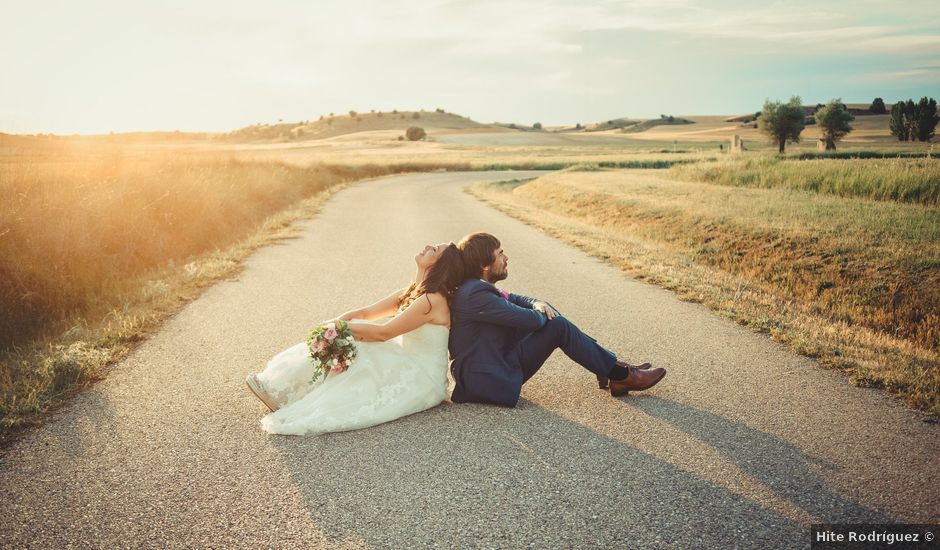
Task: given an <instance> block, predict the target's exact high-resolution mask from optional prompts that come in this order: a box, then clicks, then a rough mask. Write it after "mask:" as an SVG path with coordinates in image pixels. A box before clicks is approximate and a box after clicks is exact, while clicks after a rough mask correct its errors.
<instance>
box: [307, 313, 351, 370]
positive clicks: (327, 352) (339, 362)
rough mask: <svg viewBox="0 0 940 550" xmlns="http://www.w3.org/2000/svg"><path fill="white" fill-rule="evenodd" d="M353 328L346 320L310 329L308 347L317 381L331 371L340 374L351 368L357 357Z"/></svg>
mask: <svg viewBox="0 0 940 550" xmlns="http://www.w3.org/2000/svg"><path fill="white" fill-rule="evenodd" d="M353 342H354V340H353V334H352V330H350V329H349V324H348V323H347V322H346V321H336V322H329V323H324V324H322V325H320V326H318V327H317V328H315V329H313V330H311V331H310V336H308V337H307V347H308V348H310V358H311V359H312V360H313V378H311V379H310V383H311V384H312V383H314V382H316V381H317V380H318V379H320V377H321V376H326V375H327V374H329V373H331V372H332V373H334V374H339V373H341V372H343V371H344V370H346V369H348V368H349V365H350V364H352V362H353V359H355V358H356V346H354V345H353Z"/></svg>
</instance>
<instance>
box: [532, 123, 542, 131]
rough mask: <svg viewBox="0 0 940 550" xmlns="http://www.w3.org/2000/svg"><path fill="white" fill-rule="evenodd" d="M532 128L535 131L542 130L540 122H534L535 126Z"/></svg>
mask: <svg viewBox="0 0 940 550" xmlns="http://www.w3.org/2000/svg"><path fill="white" fill-rule="evenodd" d="M532 128H534V129H536V130H541V129H542V123H541V122H536V123H535V124H533V125H532Z"/></svg>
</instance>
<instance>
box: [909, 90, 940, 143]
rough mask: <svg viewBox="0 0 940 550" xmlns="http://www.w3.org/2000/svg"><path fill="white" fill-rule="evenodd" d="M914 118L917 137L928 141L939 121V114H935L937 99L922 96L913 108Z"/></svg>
mask: <svg viewBox="0 0 940 550" xmlns="http://www.w3.org/2000/svg"><path fill="white" fill-rule="evenodd" d="M914 118H915V119H916V121H917V122H916V124H915V126H916V129H917V139H919V140H920V141H930V139H931V138H933V136H934V131H935V130H936V128H937V122H938V121H940V116H937V101H936V100H935V99H933V98H928V97H922V98H921V99H920V101H919V102H918V103H917V108H916V109H915V110H914ZM912 137H913V136H912Z"/></svg>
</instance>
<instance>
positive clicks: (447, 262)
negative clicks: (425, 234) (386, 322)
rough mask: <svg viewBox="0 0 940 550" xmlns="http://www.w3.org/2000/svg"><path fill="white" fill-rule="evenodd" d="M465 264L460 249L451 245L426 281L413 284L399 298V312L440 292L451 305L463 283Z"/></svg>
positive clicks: (429, 306) (438, 259)
mask: <svg viewBox="0 0 940 550" xmlns="http://www.w3.org/2000/svg"><path fill="white" fill-rule="evenodd" d="M463 273H464V271H463V262H462V260H461V258H460V249H458V248H457V245H455V244H454V243H450V244H449V245H447V247H446V248H445V249H444V251H443V252H441V255H440V256H438V258H437V261H436V262H434V265H432V266H431V269H429V270H428V272H427V275H425V277H424V280H423V281H421V282H420V283H418V282H412V283H411V285H410V286H409V287H408V288H407V289H405V291H404V292H402V294H401V296H399V297H398V302H399V304H400V305H399V308H398V309H399V311H401V310H404V309H405V308H406V307H408V306H409V305H410V304H411V302H414V301H415V300H417V299H418V298H420V297H421V296H427V295H428V294H433V293H435V292H440V293H441V294H443V295H444V297H445V298H446V299H447V303H448V304H449V303H450V299H451V297H453V295H454V291H456V290H457V287H458V286H459V285H460V283H462V282H463V279H464V276H463ZM428 311H431V299H430V298H428Z"/></svg>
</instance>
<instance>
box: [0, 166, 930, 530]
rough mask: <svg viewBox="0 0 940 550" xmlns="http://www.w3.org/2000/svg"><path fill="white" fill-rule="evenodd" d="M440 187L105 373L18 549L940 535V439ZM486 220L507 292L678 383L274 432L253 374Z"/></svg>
mask: <svg viewBox="0 0 940 550" xmlns="http://www.w3.org/2000/svg"><path fill="white" fill-rule="evenodd" d="M511 177H519V173H513V174H506V173H502V174H500V173H469V174H456V173H435V174H421V175H407V176H397V177H390V178H385V179H381V180H376V181H372V182H365V183H362V184H359V185H357V186H354V187H351V188H349V189H347V190H344V191H342V192H341V193H339V194H337V195H336V196H335V197H334V198H333V199H332V200H331V201H330V202H329V203H328V204H327V205H326V206H325V207H324V209H323V211H322V212H321V214H320V215H319V216H318V217H316V218H315V219H312V220H308V221H304V222H301V224H300V226H301V228H302V234H301V236H300V237H298V238H295V239H291V240H288V241H284V242H282V243H280V244H276V245H273V246H270V247H267V248H264V249H261V250H259V251H257V252H256V253H255V254H254V255H253V256H252V257H251V258H250V259H249V260H248V261H247V265H246V269H245V270H244V271H243V272H242V273H241V274H240V275H239V277H238V278H237V279H236V280H231V281H225V282H222V283H219V284H217V285H215V286H213V287H212V288H210V289H209V290H208V291H206V292H205V294H203V296H202V297H200V298H199V299H198V300H196V301H194V302H192V303H190V304H189V305H187V306H186V307H185V308H184V309H183V310H182V311H181V312H180V313H179V314H177V315H176V316H175V317H173V318H172V319H170V320H168V321H167V322H166V323H165V325H164V327H163V328H162V330H161V331H160V332H159V333H158V334H156V335H154V336H153V337H152V338H150V339H149V340H148V341H146V342H144V343H142V344H141V345H140V346H139V347H138V348H137V349H136V350H135V351H134V352H133V353H132V354H131V355H130V356H128V357H127V358H126V359H125V360H124V361H123V362H122V363H121V364H120V365H118V366H116V367H115V368H114V369H113V370H112V372H111V373H110V375H109V376H108V378H107V379H106V380H104V381H102V382H100V383H98V384H96V385H95V386H94V387H92V388H90V389H89V390H87V391H85V392H83V393H82V394H80V395H79V396H77V397H76V398H75V399H73V400H72V401H71V402H69V403H67V404H66V405H65V406H63V407H61V408H60V409H59V410H57V411H56V412H55V413H54V414H53V415H52V416H51V418H50V420H49V422H48V423H47V424H46V425H45V426H43V427H41V428H39V429H36V430H34V431H33V432H32V433H30V434H28V435H27V436H25V437H24V438H22V439H21V440H20V441H18V442H16V443H15V444H14V445H12V446H11V447H10V448H8V449H5V450H3V451H2V452H0V461H2V462H0V545H2V546H4V547H16V548H22V547H33V548H68V547H75V548H79V547H107V548H124V547H126V548H142V547H160V548H163V547H215V548H223V547H224V548H234V547H246V548H257V547H278V548H304V547H305V548H311V547H326V546H331V547H373V548H406V547H435V546H436V547H441V548H450V547H458V546H459V547H500V548H504V547H534V548H546V547H589V548H593V547H613V548H625V547H631V548H665V547H701V548H734V547H741V548H768V547H773V548H781V547H804V548H805V547H808V546H809V540H810V538H809V528H808V527H809V525H810V524H811V523H814V522H938V521H940V494H938V490H937V479H940V460H938V458H940V437H938V434H940V431H938V430H940V426H938V425H936V424H928V423H925V422H923V421H922V420H921V419H920V416H919V414H918V413H916V412H913V411H910V410H908V409H906V408H905V407H904V406H903V405H901V404H900V403H898V402H896V401H895V400H893V399H892V398H890V397H888V396H886V395H884V394H882V393H880V392H878V391H874V390H868V389H861V388H855V387H852V386H850V385H849V384H848V383H847V382H846V381H845V379H844V377H843V376H841V375H839V374H838V373H834V372H830V371H826V370H823V369H821V368H819V367H818V366H816V365H815V364H814V363H813V361H812V360H810V359H807V358H803V357H800V356H798V355H796V354H794V353H792V352H790V351H789V350H788V349H787V348H785V347H784V346H782V345H780V344H778V343H775V342H773V341H772V340H771V339H770V338H768V337H767V336H765V335H761V334H756V333H752V332H750V331H749V330H748V329H746V328H744V327H740V326H738V325H735V324H734V323H732V322H730V321H728V320H725V319H723V318H720V317H718V316H716V315H714V314H713V313H711V312H710V311H708V310H707V309H705V308H704V307H702V306H700V305H697V304H692V303H686V302H681V301H679V300H677V299H675V297H674V296H673V294H672V293H670V292H668V291H665V290H662V289H659V288H657V287H654V286H650V285H648V284H645V283H641V282H637V281H634V280H632V279H630V278H628V277H626V276H624V275H623V274H622V273H620V272H619V271H618V270H616V269H614V268H612V267H609V266H607V265H605V264H604V263H602V262H600V261H599V260H596V259H593V258H591V257H589V256H587V255H585V254H584V253H582V252H580V251H578V250H576V249H574V248H572V247H570V246H567V245H564V244H561V243H560V242H558V241H556V240H554V239H552V238H550V237H548V236H545V235H543V234H542V233H540V232H538V231H537V230H535V229H532V228H530V227H528V226H526V225H524V224H522V223H520V222H518V221H515V220H513V219H511V218H509V217H507V216H505V215H503V214H500V213H498V212H496V211H494V210H492V209H490V208H488V207H486V206H485V205H483V204H481V203H479V202H477V201H476V200H475V199H473V198H471V197H470V196H468V195H466V194H464V193H463V192H462V187H463V186H464V185H466V184H467V183H469V182H471V181H475V180H480V179H490V180H492V179H508V178H511ZM473 230H487V231H490V232H492V233H494V234H496V235H497V236H498V237H500V238H501V239H502V241H503V245H504V249H505V250H506V252H507V253H508V255H509V258H510V261H509V268H510V277H509V279H508V280H507V281H505V282H504V283H503V287H504V288H507V289H509V290H512V291H515V292H519V293H524V294H529V295H532V296H537V297H541V298H544V299H547V300H549V301H551V302H552V303H553V304H554V305H555V306H556V307H557V308H558V309H560V310H561V311H562V313H564V314H565V315H566V316H567V317H569V318H570V319H572V320H573V321H575V322H576V323H577V324H579V325H580V326H581V327H582V328H583V329H584V330H585V331H586V332H588V333H589V334H591V335H592V336H594V337H595V338H597V339H598V340H599V341H600V342H601V343H603V344H606V345H607V346H608V347H609V348H611V349H612V350H614V351H615V352H617V353H618V354H619V355H620V356H621V358H625V359H627V360H630V361H647V360H648V361H651V362H652V363H654V365H656V366H662V367H666V368H667V369H668V371H669V374H668V375H667V376H666V378H665V379H664V381H663V382H661V383H660V384H659V385H658V386H656V387H655V388H654V389H653V390H651V391H648V392H642V393H638V394H632V395H631V396H629V397H623V398H612V397H611V396H610V395H609V394H605V393H603V392H602V391H600V390H598V389H597V387H596V384H595V382H594V379H593V376H592V375H591V374H590V373H588V372H587V371H585V370H583V369H582V368H580V367H579V366H577V365H575V364H574V363H572V362H571V361H570V360H568V359H567V357H565V356H564V355H563V354H562V353H561V352H556V353H555V354H554V355H553V356H552V357H551V358H550V359H549V361H548V363H547V364H546V366H545V367H543V369H542V370H541V371H540V372H539V373H538V374H537V375H536V376H535V377H534V378H533V379H532V380H531V381H530V382H529V383H528V384H526V386H525V387H524V389H523V392H522V400H521V402H520V404H519V406H518V407H517V408H515V409H505V408H498V407H494V406H486V405H454V404H451V403H449V402H448V403H444V404H442V405H440V406H438V407H436V408H434V409H431V410H429V411H426V412H423V413H419V414H417V415H413V416H410V417H407V418H404V419H400V420H397V421H395V422H391V423H388V424H385V425H381V426H378V427H375V428H370V429H367V430H362V431H357V432H348V433H340V434H330V435H325V436H309V437H290V436H271V435H268V434H266V433H264V432H263V431H262V430H261V428H260V426H259V423H258V420H259V419H260V418H261V416H262V415H263V412H264V411H265V409H264V408H263V406H262V405H261V403H260V402H258V401H257V400H256V399H255V398H254V397H253V396H252V395H250V394H249V392H248V390H247V389H246V387H245V385H244V383H243V380H244V378H245V375H246V374H248V373H250V372H254V371H257V370H260V369H261V368H262V367H263V366H264V364H265V363H266V361H267V360H268V359H269V358H270V357H271V356H273V355H274V354H275V353H277V352H278V351H279V350H281V349H283V348H285V347H288V346H290V345H292V344H294V343H297V342H300V341H302V340H303V339H304V335H305V333H306V331H307V330H308V329H309V328H310V327H311V326H313V325H315V324H316V323H317V322H318V321H320V320H322V319H324V318H328V317H331V316H334V315H337V314H339V313H341V312H342V311H344V310H346V309H349V308H351V307H353V306H357V305H360V304H366V303H370V302H371V301H373V300H374V299H376V298H378V297H381V296H384V295H385V294H386V293H387V292H389V291H390V290H392V289H394V288H397V287H400V286H403V285H404V284H406V283H407V282H408V281H409V280H410V277H411V276H412V275H413V272H414V265H413V262H412V256H413V255H414V253H415V252H416V251H418V250H419V249H420V248H421V247H422V246H423V245H424V244H426V243H435V242H440V241H447V240H457V239H459V238H460V236H462V235H463V234H464V233H467V232H470V231H473Z"/></svg>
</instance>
